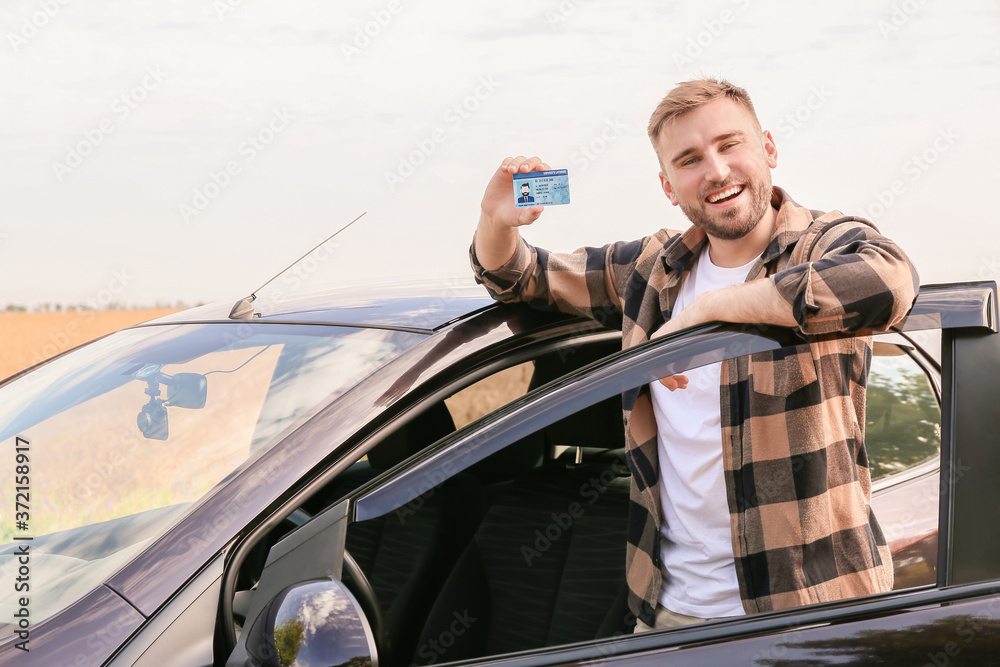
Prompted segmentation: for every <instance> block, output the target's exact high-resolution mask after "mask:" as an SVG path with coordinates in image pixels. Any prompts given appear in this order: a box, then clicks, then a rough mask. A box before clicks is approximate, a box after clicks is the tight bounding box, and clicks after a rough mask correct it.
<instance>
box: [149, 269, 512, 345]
mask: <svg viewBox="0 0 1000 667" xmlns="http://www.w3.org/2000/svg"><path fill="white" fill-rule="evenodd" d="M236 301H237V299H233V300H232V301H218V302H215V303H210V304H206V305H202V306H197V307H195V308H189V309H187V310H183V311H180V312H177V313H172V314H170V315H166V316H164V317H160V318H157V319H155V320H151V321H149V322H146V323H144V324H143V325H141V326H150V325H159V324H179V323H191V322H219V321H226V322H240V321H244V320H233V319H230V317H229V313H230V312H231V311H232V309H233V305H234V304H235V303H236ZM494 303H495V302H494V301H493V299H491V298H490V296H489V294H488V293H487V291H486V289H485V288H484V287H482V286H480V285H476V284H475V283H474V282H473V280H472V279H471V278H455V279H441V280H434V281H405V282H397V283H379V284H369V285H359V286H348V287H340V288H331V289H324V290H317V291H313V292H310V293H306V294H299V295H294V296H291V297H282V298H273V297H272V296H270V295H268V294H267V293H262V294H261V295H259V296H258V297H257V298H256V299H255V300H254V301H253V303H252V306H253V308H254V311H255V313H257V316H256V317H254V318H253V321H257V322H296V323H308V324H346V325H350V326H374V327H389V328H398V329H406V330H417V331H427V332H431V331H436V330H438V329H441V328H442V327H444V326H446V325H448V324H451V323H454V322H457V321H459V320H462V319H464V318H466V317H468V316H469V315H472V314H474V313H477V312H479V311H482V310H484V309H486V308H489V307H490V306H491V305H493V304H494Z"/></svg>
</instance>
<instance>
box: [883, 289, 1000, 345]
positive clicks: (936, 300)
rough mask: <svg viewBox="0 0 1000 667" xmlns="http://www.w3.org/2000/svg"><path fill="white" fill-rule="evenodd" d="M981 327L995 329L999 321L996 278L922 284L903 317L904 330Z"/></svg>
mask: <svg viewBox="0 0 1000 667" xmlns="http://www.w3.org/2000/svg"><path fill="white" fill-rule="evenodd" d="M965 327H978V328H985V329H989V330H990V331H992V332H993V333H997V332H998V331H1000V326H998V323H997V284H996V281H993V280H983V281H977V282H967V283H948V284H942V285H923V286H922V287H921V288H920V295H919V296H918V297H917V301H916V303H914V304H913V308H912V309H911V310H910V312H909V314H908V315H907V316H906V320H904V321H903V325H902V327H900V328H901V330H902V331H917V330H919V329H938V328H940V329H958V328H965Z"/></svg>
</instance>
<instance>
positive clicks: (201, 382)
mask: <svg viewBox="0 0 1000 667" xmlns="http://www.w3.org/2000/svg"><path fill="white" fill-rule="evenodd" d="M164 384H166V385H167V405H168V406H174V405H176V406H177V407H179V408H189V409H192V410H199V409H201V408H203V407H205V400H206V399H207V398H208V378H206V377H205V376H204V375H202V374H201V373H177V374H176V375H173V376H171V377H170V378H169V379H166V380H164Z"/></svg>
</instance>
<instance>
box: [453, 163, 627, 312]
mask: <svg viewBox="0 0 1000 667" xmlns="http://www.w3.org/2000/svg"><path fill="white" fill-rule="evenodd" d="M545 169H549V165H547V164H545V163H544V162H542V161H541V160H539V159H538V158H531V159H526V158H523V157H517V158H506V159H505V160H504V161H503V164H501V165H500V168H499V169H497V171H496V173H494V175H493V178H492V179H491V180H490V183H489V185H488V186H487V188H486V193H485V194H484V195H483V202H482V212H481V214H480V218H479V226H478V227H477V229H476V235H475V238H474V239H473V243H472V248H471V256H470V261H471V263H472V267H473V270H474V271H475V275H476V280H477V281H478V282H480V283H482V284H483V285H485V286H486V288H487V289H488V290H489V292H490V295H491V296H492V297H493V298H494V299H497V300H498V301H503V302H509V301H523V302H527V303H530V304H531V305H532V306H533V307H536V308H539V309H542V310H558V311H561V312H564V313H570V314H573V315H579V316H582V317H587V318H590V319H593V320H596V321H598V322H600V323H601V324H603V325H605V326H607V327H610V328H618V327H621V313H622V308H623V302H624V294H625V289H626V285H627V281H628V279H629V277H630V276H631V275H632V272H633V270H634V269H635V266H636V263H637V262H638V260H639V258H640V256H641V254H642V252H643V249H644V248H645V247H646V239H640V240H639V241H633V242H629V243H625V242H619V243H612V244H608V245H605V246H603V247H584V248H579V249H577V250H576V251H574V252H569V253H555V252H549V251H547V250H545V249H543V248H535V247H533V246H531V245H530V244H528V243H526V242H525V241H524V240H523V239H522V238H521V236H520V234H519V233H518V227H520V226H522V225H527V224H531V223H532V222H534V221H535V220H537V219H538V217H539V216H540V215H541V213H542V211H543V210H544V208H543V207H541V206H532V207H530V208H517V207H516V206H515V205H514V197H513V179H512V174H514V173H516V172H518V171H521V172H528V171H531V170H536V171H537V170H545Z"/></svg>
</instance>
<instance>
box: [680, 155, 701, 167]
mask: <svg viewBox="0 0 1000 667" xmlns="http://www.w3.org/2000/svg"><path fill="white" fill-rule="evenodd" d="M697 161H698V158H696V157H689V158H687V159H686V160H684V161H683V162H681V166H682V167H686V166H688V165H691V164H694V163H695V162H697Z"/></svg>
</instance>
